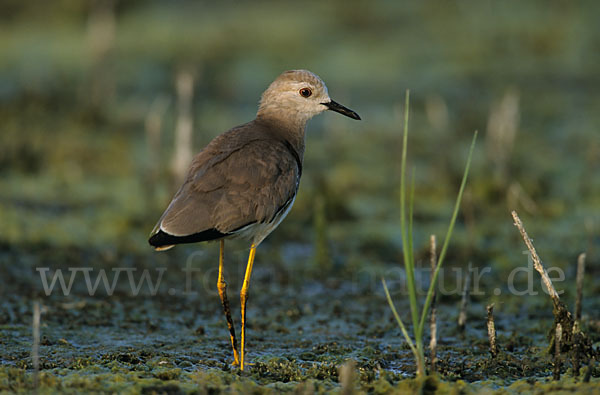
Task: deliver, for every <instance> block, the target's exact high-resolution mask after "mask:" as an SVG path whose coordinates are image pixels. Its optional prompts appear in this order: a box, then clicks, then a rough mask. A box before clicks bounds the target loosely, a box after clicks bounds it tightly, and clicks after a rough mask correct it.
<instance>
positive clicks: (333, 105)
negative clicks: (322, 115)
mask: <svg viewBox="0 0 600 395" xmlns="http://www.w3.org/2000/svg"><path fill="white" fill-rule="evenodd" d="M321 104H323V105H324V106H325V107H327V108H328V109H330V110H331V111H335V112H339V113H340V114H342V115H345V116H347V117H350V118H352V119H356V120H357V121H360V117H359V116H358V114H357V113H355V112H354V111H352V110H351V109H349V108H346V107H344V106H342V105H341V104H339V103H336V102H334V101H333V100H332V101H330V102H329V103H321Z"/></svg>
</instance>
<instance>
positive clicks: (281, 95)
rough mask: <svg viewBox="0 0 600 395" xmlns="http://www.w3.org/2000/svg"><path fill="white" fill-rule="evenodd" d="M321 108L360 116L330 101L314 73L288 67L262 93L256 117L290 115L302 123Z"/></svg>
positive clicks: (354, 117)
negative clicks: (288, 68) (288, 69)
mask: <svg viewBox="0 0 600 395" xmlns="http://www.w3.org/2000/svg"><path fill="white" fill-rule="evenodd" d="M325 110H331V111H335V112H338V113H340V114H343V115H346V116H348V117H350V118H352V119H357V120H358V119H360V117H359V116H358V114H357V113H355V112H354V111H352V110H350V109H348V108H346V107H344V106H342V105H341V104H338V103H336V102H335V101H333V100H331V98H330V97H329V92H328V91H327V86H325V83H324V82H323V80H321V78H319V77H318V76H317V75H316V74H314V73H311V72H310V71H308V70H290V71H286V72H284V73H283V74H281V75H280V76H279V77H277V79H275V81H273V82H272V83H271V85H269V87H268V88H267V90H266V91H265V92H264V93H263V94H262V98H261V100H260V106H259V109H258V116H259V117H260V116H266V117H268V116H276V117H278V118H279V117H281V116H283V117H288V118H292V117H293V118H295V119H296V120H297V121H300V122H306V121H308V120H309V119H310V118H312V117H313V116H315V115H317V114H319V113H321V112H323V111H325Z"/></svg>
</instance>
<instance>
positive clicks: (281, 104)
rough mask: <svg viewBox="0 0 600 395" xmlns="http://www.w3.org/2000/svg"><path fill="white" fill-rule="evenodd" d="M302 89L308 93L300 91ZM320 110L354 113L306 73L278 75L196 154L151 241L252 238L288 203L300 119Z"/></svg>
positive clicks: (298, 153) (161, 244)
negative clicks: (237, 122) (242, 116)
mask: <svg viewBox="0 0 600 395" xmlns="http://www.w3.org/2000/svg"><path fill="white" fill-rule="evenodd" d="M303 89H309V90H310V91H311V92H312V94H310V95H309V96H308V97H303V96H302V94H301V93H300V91H301V90H303ZM327 109H331V110H334V111H338V112H341V113H342V114H345V115H348V116H350V117H352V118H354V119H360V118H359V117H358V115H357V114H356V113H354V112H353V111H351V110H348V109H346V108H345V107H343V106H340V105H338V104H337V103H335V102H333V101H331V99H330V98H329V95H328V93H327V88H326V87H325V84H324V83H323V82H322V81H321V79H320V78H319V77H317V76H316V75H314V74H313V73H311V72H309V71H305V70H294V71H288V72H285V73H283V74H282V75H281V76H279V78H277V79H276V80H275V81H274V82H273V83H272V84H271V86H270V87H269V88H268V89H267V91H265V93H264V94H263V97H262V100H261V104H260V108H259V111H258V114H257V117H256V119H255V120H253V121H251V122H249V123H246V124H244V125H241V126H238V127H235V128H233V129H231V130H229V131H228V132H226V133H223V134H221V135H220V136H218V137H216V138H215V139H214V140H212V141H211V142H210V143H209V144H208V145H207V146H206V148H204V149H203V150H202V151H201V152H200V153H199V154H198V155H196V157H195V158H194V160H193V162H192V164H191V167H190V170H189V172H188V175H187V177H186V180H185V182H184V184H183V186H182V187H181V188H180V189H179V191H178V192H177V194H176V195H175V197H174V198H173V200H172V201H171V203H170V204H169V206H168V208H167V210H166V211H165V212H164V214H163V215H162V217H161V218H160V220H159V221H158V224H157V225H156V227H155V228H154V230H153V232H152V235H151V237H150V240H149V242H150V244H151V245H153V246H154V247H155V248H157V249H167V248H170V247H172V246H174V245H175V244H180V243H192V242H199V241H207V240H216V239H220V238H223V237H232V236H245V237H248V238H250V239H251V240H252V242H253V244H255V245H258V244H259V243H260V242H261V241H262V240H263V239H264V238H265V237H266V236H267V235H268V234H269V233H270V232H271V231H272V230H273V229H274V228H275V227H276V226H277V225H278V224H279V222H280V221H281V220H282V219H283V217H284V215H285V214H287V211H288V209H289V208H290V207H291V204H292V203H293V200H294V197H295V195H296V191H297V189H298V185H299V181H300V175H301V174H302V158H303V155H304V127H305V125H306V122H307V121H308V120H309V119H310V118H311V117H312V116H314V115H315V114H317V113H319V112H322V111H324V110H327Z"/></svg>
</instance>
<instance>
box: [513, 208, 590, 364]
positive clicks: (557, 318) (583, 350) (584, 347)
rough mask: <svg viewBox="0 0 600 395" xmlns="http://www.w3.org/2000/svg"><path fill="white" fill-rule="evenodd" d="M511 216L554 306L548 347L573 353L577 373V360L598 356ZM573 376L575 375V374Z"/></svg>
mask: <svg viewBox="0 0 600 395" xmlns="http://www.w3.org/2000/svg"><path fill="white" fill-rule="evenodd" d="M511 214H512V217H513V220H514V222H515V226H516V227H517V228H518V229H519V232H520V233H521V236H522V237H523V240H524V241H525V245H526V246H527V249H529V252H530V253H531V258H532V260H533V265H534V267H535V269H536V270H537V272H538V273H539V274H540V276H541V277H542V281H543V283H544V285H545V286H546V288H547V290H548V293H549V295H550V297H551V298H552V302H553V304H554V310H553V313H554V328H553V330H554V333H553V334H552V333H551V336H550V347H551V349H552V348H555V347H559V348H560V351H564V352H571V351H573V369H574V370H577V371H578V370H579V369H578V365H579V359H580V358H581V357H582V356H585V357H586V358H594V357H597V356H598V352H597V351H596V350H594V348H593V347H592V342H591V340H590V339H589V338H588V337H587V336H586V335H585V334H584V333H583V332H581V331H580V330H579V325H578V323H577V322H576V321H575V320H574V319H573V316H572V315H571V313H570V312H569V310H568V309H567V307H566V306H565V304H564V303H562V302H561V301H560V298H559V296H558V293H557V292H556V289H555V288H554V286H553V285H552V281H551V280H550V277H549V276H548V273H547V272H546V269H545V268H544V266H543V265H542V261H541V259H540V257H539V256H538V254H537V252H536V250H535V247H534V246H533V242H532V241H531V239H530V238H529V236H528V235H527V232H526V231H525V227H524V226H523V223H522V222H521V219H520V218H519V216H518V215H517V212H516V211H512V212H511ZM582 259H583V258H581V255H580V260H582ZM559 328H560V332H561V333H560V339H561V341H560V342H559V344H556V343H557V342H556V339H557V331H558V330H559ZM576 368H577V369H576ZM559 373H560V372H559ZM575 374H577V373H575Z"/></svg>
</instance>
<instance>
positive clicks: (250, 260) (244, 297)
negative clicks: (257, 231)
mask: <svg viewBox="0 0 600 395" xmlns="http://www.w3.org/2000/svg"><path fill="white" fill-rule="evenodd" d="M254 255H256V246H255V245H254V243H253V244H252V246H250V256H249V257H248V266H246V275H245V276H244V284H243V285H242V290H241V291H240V302H241V305H242V355H241V356H242V358H241V365H240V369H242V370H244V349H245V346H246V301H247V300H248V288H249V286H250V275H252V265H253V264H254Z"/></svg>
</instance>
